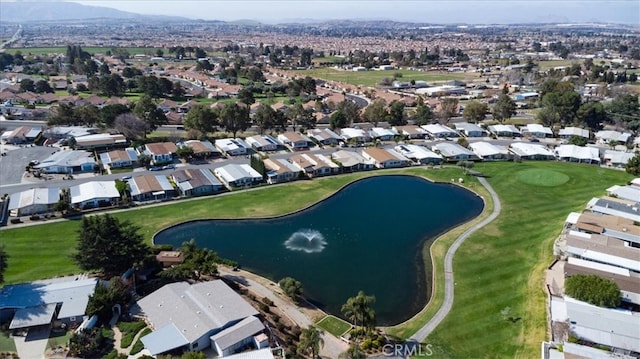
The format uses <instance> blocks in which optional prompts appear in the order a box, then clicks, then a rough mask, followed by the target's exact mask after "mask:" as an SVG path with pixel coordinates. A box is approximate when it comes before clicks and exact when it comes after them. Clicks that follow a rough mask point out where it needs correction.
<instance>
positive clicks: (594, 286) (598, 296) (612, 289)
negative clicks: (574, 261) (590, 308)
mask: <svg viewBox="0 0 640 359" xmlns="http://www.w3.org/2000/svg"><path fill="white" fill-rule="evenodd" d="M564 291H565V293H566V294H567V295H568V296H570V297H572V298H575V299H578V300H581V301H583V302H587V303H591V304H593V305H597V306H599V307H607V308H615V307H617V306H618V305H619V304H620V299H621V294H620V288H618V285H617V284H616V282H614V281H612V280H610V279H605V278H602V277H600V276H597V275H593V274H590V275H583V274H575V275H572V276H571V277H569V278H567V279H566V280H565V283H564Z"/></svg>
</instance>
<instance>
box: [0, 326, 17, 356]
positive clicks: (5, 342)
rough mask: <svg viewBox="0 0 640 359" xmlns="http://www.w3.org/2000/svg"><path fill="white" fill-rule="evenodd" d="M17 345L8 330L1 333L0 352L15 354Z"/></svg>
mask: <svg viewBox="0 0 640 359" xmlns="http://www.w3.org/2000/svg"><path fill="white" fill-rule="evenodd" d="M15 351H16V343H15V342H14V341H13V338H10V337H9V332H8V331H6V330H2V331H0V352H15Z"/></svg>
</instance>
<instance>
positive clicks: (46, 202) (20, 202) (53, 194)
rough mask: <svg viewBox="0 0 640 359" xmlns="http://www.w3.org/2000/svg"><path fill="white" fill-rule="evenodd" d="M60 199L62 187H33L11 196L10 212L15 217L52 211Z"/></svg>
mask: <svg viewBox="0 0 640 359" xmlns="http://www.w3.org/2000/svg"><path fill="white" fill-rule="evenodd" d="M58 201H60V188H55V187H51V188H32V189H28V190H26V191H22V192H17V193H13V194H11V195H10V196H9V207H8V210H9V212H10V214H11V215H12V216H14V217H19V216H30V215H33V214H41V213H47V212H52V211H53V207H54V206H55V204H56V203H58Z"/></svg>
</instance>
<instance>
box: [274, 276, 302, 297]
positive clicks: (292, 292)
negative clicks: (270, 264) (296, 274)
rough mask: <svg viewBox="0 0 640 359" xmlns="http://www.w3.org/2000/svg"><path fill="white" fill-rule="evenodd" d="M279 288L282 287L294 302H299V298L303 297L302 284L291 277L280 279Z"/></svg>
mask: <svg viewBox="0 0 640 359" xmlns="http://www.w3.org/2000/svg"><path fill="white" fill-rule="evenodd" d="M278 286H280V288H281V289H282V290H283V291H284V293H285V294H286V295H288V296H289V297H290V298H291V299H292V300H293V301H294V302H297V300H298V297H299V296H301V295H302V283H300V282H299V281H297V280H295V279H293V278H291V277H284V278H282V279H280V281H279V282H278Z"/></svg>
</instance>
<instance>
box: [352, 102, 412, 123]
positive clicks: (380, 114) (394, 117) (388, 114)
mask: <svg viewBox="0 0 640 359" xmlns="http://www.w3.org/2000/svg"><path fill="white" fill-rule="evenodd" d="M404 108H405V105H404V103H402V102H400V101H392V102H391V103H390V104H389V106H387V103H386V101H385V100H383V99H377V100H375V101H373V103H372V104H370V105H369V106H367V108H365V110H364V112H363V113H362V120H363V121H366V122H371V123H373V124H375V125H377V124H378V122H383V121H386V122H388V123H389V124H390V125H392V126H400V125H406V124H407V118H406V117H405V113H404Z"/></svg>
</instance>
